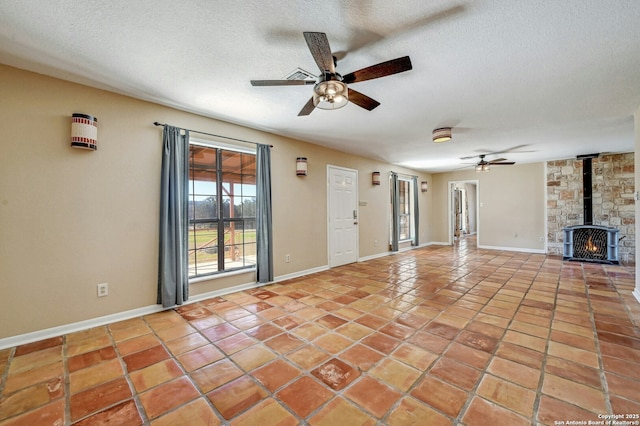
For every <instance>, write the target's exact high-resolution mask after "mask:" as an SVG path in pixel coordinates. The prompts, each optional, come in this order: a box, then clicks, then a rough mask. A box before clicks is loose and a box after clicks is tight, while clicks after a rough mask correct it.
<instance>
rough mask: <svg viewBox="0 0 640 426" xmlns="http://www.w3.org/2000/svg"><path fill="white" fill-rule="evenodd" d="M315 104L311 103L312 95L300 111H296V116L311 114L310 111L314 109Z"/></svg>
mask: <svg viewBox="0 0 640 426" xmlns="http://www.w3.org/2000/svg"><path fill="white" fill-rule="evenodd" d="M315 107H316V106H315V105H314V104H313V96H312V97H311V98H310V99H309V100H308V101H307V103H306V104H304V106H303V107H302V109H301V110H300V112H299V113H298V117H301V116H303V115H309V114H311V112H312V111H313V110H314V109H315Z"/></svg>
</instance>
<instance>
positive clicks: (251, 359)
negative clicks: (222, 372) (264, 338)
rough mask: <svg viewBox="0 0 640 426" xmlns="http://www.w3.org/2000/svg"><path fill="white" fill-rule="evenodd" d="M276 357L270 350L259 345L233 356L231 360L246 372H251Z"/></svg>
mask: <svg viewBox="0 0 640 426" xmlns="http://www.w3.org/2000/svg"><path fill="white" fill-rule="evenodd" d="M276 356H277V355H276V354H275V353H273V351H271V350H270V349H269V348H267V347H266V346H263V345H260V344H258V345H253V346H251V347H250V348H247V349H244V350H242V351H240V352H237V353H235V354H233V355H232V356H231V359H232V360H233V361H234V362H235V363H236V364H238V365H239V366H240V367H241V368H242V369H244V371H251V370H254V369H256V368H258V367H260V366H262V365H264V364H266V363H267V362H269V361H271V360H272V359H274V358H276Z"/></svg>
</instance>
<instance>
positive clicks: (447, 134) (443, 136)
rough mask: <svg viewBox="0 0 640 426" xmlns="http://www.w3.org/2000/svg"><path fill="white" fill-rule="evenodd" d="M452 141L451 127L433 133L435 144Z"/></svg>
mask: <svg viewBox="0 0 640 426" xmlns="http://www.w3.org/2000/svg"><path fill="white" fill-rule="evenodd" d="M449 140H451V127H441V128H439V129H435V130H434V131H433V141H434V142H435V143H441V142H447V141H449Z"/></svg>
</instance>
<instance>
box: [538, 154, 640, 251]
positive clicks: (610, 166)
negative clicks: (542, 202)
mask: <svg viewBox="0 0 640 426" xmlns="http://www.w3.org/2000/svg"><path fill="white" fill-rule="evenodd" d="M634 176H635V172H634V153H632V152H631V153H625V154H610V155H601V156H599V157H598V158H594V159H593V162H592V182H593V194H592V199H593V224H594V225H602V226H613V227H615V228H618V229H619V230H620V238H623V237H624V239H623V240H621V241H620V261H622V262H623V263H627V262H629V263H634V262H635V240H636V236H635V233H636V230H635V201H634V199H633V195H634V191H635V178H634ZM582 197H583V191H582V160H575V159H572V160H558V161H549V162H547V253H548V254H555V255H562V240H563V238H564V234H563V231H562V228H564V227H565V226H574V225H582V224H584V217H583V204H582Z"/></svg>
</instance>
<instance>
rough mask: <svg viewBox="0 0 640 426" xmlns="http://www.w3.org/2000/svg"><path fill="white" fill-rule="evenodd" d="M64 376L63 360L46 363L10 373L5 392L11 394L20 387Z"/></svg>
mask: <svg viewBox="0 0 640 426" xmlns="http://www.w3.org/2000/svg"><path fill="white" fill-rule="evenodd" d="M26 356H28V355H26ZM9 372H11V365H9ZM63 376H64V366H63V363H62V361H58V362H55V363H53V364H45V365H42V366H39V367H35V368H33V369H31V370H26V371H22V372H20V373H16V374H11V373H10V374H9V375H8V376H7V379H6V382H5V384H4V389H3V392H4V393H5V394H9V393H12V392H15V391H17V390H18V389H24V388H27V387H29V386H32V385H35V384H38V383H46V382H50V381H53V380H58V379H59V378H61V377H63Z"/></svg>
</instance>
